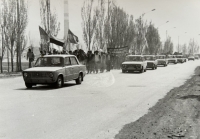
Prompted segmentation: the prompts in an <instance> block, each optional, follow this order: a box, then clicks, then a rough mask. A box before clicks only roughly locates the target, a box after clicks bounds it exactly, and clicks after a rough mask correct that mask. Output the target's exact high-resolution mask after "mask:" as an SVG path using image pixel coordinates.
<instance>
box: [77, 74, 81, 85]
mask: <svg viewBox="0 0 200 139" xmlns="http://www.w3.org/2000/svg"><path fill="white" fill-rule="evenodd" d="M81 82H82V75H81V74H79V76H78V78H77V79H76V84H81Z"/></svg>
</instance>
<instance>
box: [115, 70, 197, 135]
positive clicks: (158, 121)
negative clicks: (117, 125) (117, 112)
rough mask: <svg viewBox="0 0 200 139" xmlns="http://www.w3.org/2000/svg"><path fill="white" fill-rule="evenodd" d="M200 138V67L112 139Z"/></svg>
mask: <svg viewBox="0 0 200 139" xmlns="http://www.w3.org/2000/svg"><path fill="white" fill-rule="evenodd" d="M169 138H172V139H200V67H197V68H196V69H195V75H193V76H192V78H191V79H189V80H187V81H186V82H185V83H184V85H182V86H180V87H177V88H174V89H172V90H171V91H170V92H168V93H167V95H166V96H165V97H164V98H163V99H160V100H159V102H158V103H157V104H156V105H155V106H153V107H152V108H150V109H149V112H148V113H147V114H146V115H144V116H143V117H141V118H140V119H138V120H137V121H135V122H133V123H130V124H127V125H125V126H124V127H123V129H122V130H121V131H120V132H119V133H118V134H117V135H116V136H115V139H169Z"/></svg>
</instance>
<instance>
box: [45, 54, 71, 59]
mask: <svg viewBox="0 0 200 139" xmlns="http://www.w3.org/2000/svg"><path fill="white" fill-rule="evenodd" d="M74 56H75V55H66V54H61V55H59V54H57V55H45V56H43V57H63V58H65V57H74Z"/></svg>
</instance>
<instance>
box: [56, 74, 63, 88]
mask: <svg viewBox="0 0 200 139" xmlns="http://www.w3.org/2000/svg"><path fill="white" fill-rule="evenodd" d="M55 87H56V88H61V87H63V78H62V77H61V76H58V79H57V81H56V83H55Z"/></svg>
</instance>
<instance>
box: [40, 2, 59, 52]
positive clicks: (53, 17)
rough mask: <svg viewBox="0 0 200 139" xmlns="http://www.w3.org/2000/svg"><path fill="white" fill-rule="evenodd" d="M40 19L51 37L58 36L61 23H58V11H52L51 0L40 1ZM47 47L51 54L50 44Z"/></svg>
mask: <svg viewBox="0 0 200 139" xmlns="http://www.w3.org/2000/svg"><path fill="white" fill-rule="evenodd" d="M40 18H41V26H42V27H43V28H44V30H45V31H46V32H47V34H48V35H49V36H50V34H51V35H53V36H55V37H56V36H57V35H58V32H59V31H60V22H58V16H57V14H56V11H55V10H54V11H53V12H52V11H51V10H50V0H40ZM45 45H47V49H48V50H46V51H47V52H49V45H50V44H49V43H47V44H45Z"/></svg>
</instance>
